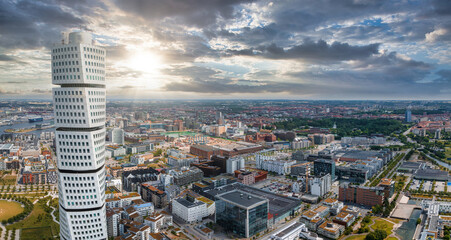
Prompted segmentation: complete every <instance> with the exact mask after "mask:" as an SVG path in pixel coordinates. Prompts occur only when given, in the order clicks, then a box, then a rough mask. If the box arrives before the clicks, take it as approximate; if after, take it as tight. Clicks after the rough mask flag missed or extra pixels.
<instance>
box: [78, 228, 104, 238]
mask: <svg viewBox="0 0 451 240" xmlns="http://www.w3.org/2000/svg"><path fill="white" fill-rule="evenodd" d="M98 232H100V230H98ZM80 234H88V231H83V232H81V233H80ZM89 234H90V236H87V237H86V236H83V237H75V240H88V239H97V238H100V237H102V236H103V235H102V234H101V233H99V234H94V235H91V234H92V233H91V231H89Z"/></svg>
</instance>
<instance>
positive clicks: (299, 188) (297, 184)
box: [291, 182, 302, 193]
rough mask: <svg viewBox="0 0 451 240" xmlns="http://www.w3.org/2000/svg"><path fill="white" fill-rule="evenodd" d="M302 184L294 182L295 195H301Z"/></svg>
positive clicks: (292, 187)
mask: <svg viewBox="0 0 451 240" xmlns="http://www.w3.org/2000/svg"><path fill="white" fill-rule="evenodd" d="M301 184H302V183H299V182H294V183H293V185H291V191H292V192H294V193H300V192H301V187H302V185H301Z"/></svg>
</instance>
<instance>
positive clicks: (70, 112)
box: [51, 32, 108, 240]
mask: <svg viewBox="0 0 451 240" xmlns="http://www.w3.org/2000/svg"><path fill="white" fill-rule="evenodd" d="M105 56H106V51H105V50H104V49H103V48H101V47H99V46H96V45H95V44H94V40H93V39H92V36H91V34H89V33H83V32H73V33H70V34H63V39H62V42H61V43H59V44H55V45H54V46H53V48H52V56H51V58H52V64H51V65H52V83H53V84H55V85H60V87H57V88H53V103H54V115H55V127H56V130H55V136H56V139H55V142H56V152H57V157H58V171H59V177H58V179H59V182H58V188H59V191H58V192H59V206H60V208H59V209H60V229H61V231H60V237H61V239H66V240H69V239H72V240H80V239H87V238H89V239H106V238H107V237H108V236H107V225H106V210H105V104H106V101H105V100H106V91H105ZM86 222H89V223H90V224H86Z"/></svg>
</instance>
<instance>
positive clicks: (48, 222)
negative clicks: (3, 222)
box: [6, 198, 59, 239]
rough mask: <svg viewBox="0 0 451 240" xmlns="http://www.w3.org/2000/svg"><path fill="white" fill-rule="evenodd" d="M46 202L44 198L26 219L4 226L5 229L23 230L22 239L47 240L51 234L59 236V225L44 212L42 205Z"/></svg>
mask: <svg viewBox="0 0 451 240" xmlns="http://www.w3.org/2000/svg"><path fill="white" fill-rule="evenodd" d="M47 201H48V199H47V198H45V199H44V200H41V201H39V202H37V203H36V204H35V205H34V208H33V211H32V212H31V214H30V215H29V216H28V217H26V218H25V219H24V220H22V221H20V222H17V223H14V224H11V225H8V226H6V229H13V228H16V229H25V230H26V231H24V232H22V239H48V236H50V237H51V236H52V234H53V235H59V225H58V224H57V223H55V222H53V220H52V216H51V215H50V213H47V212H45V211H44V205H45V203H46V202H47ZM35 228H36V229H35ZM36 232H38V233H39V234H37V233H36Z"/></svg>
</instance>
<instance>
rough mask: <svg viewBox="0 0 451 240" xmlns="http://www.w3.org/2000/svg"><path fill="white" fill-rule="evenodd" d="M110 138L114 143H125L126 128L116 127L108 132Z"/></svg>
mask: <svg viewBox="0 0 451 240" xmlns="http://www.w3.org/2000/svg"><path fill="white" fill-rule="evenodd" d="M108 135H109V136H108V137H109V140H110V142H111V143H112V144H117V145H124V130H122V129H120V128H114V129H113V130H111V131H110V132H109V134H108Z"/></svg>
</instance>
